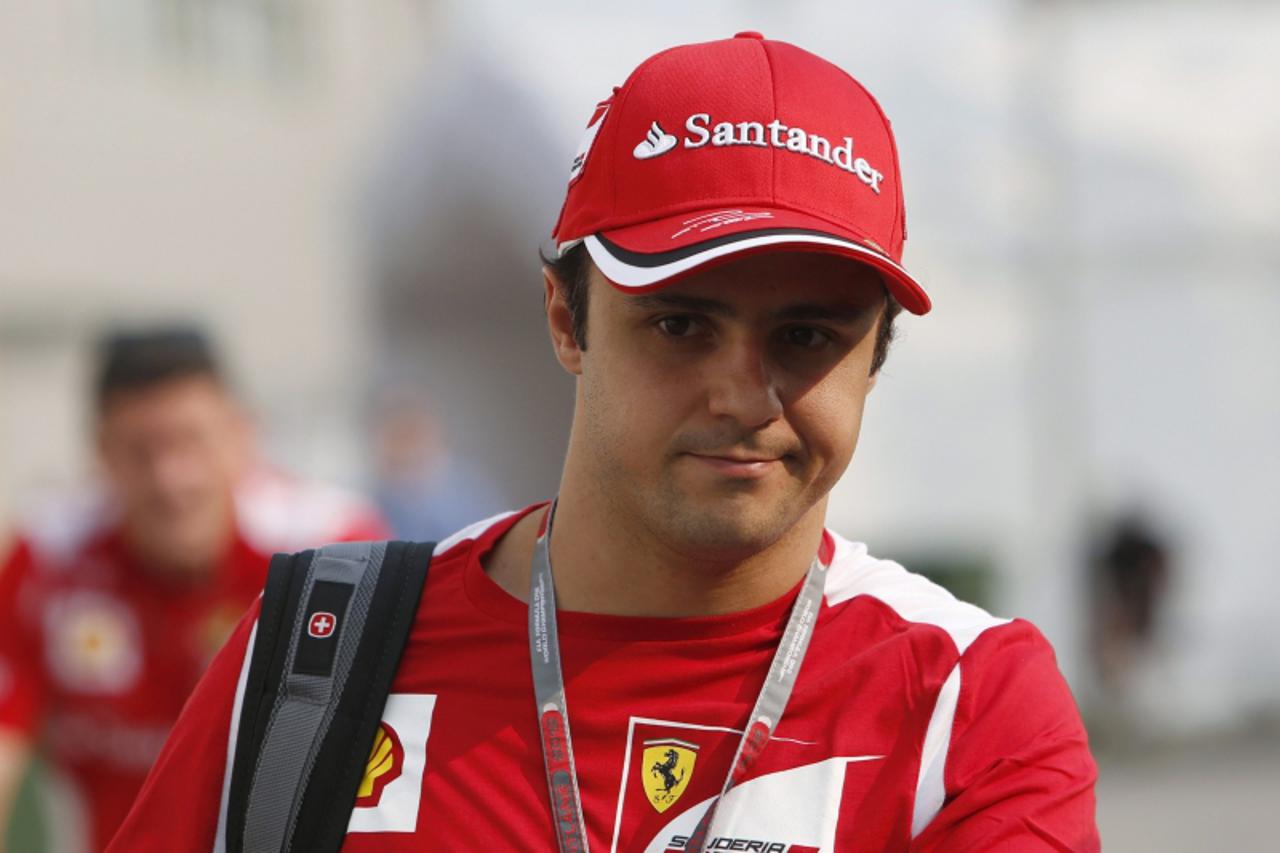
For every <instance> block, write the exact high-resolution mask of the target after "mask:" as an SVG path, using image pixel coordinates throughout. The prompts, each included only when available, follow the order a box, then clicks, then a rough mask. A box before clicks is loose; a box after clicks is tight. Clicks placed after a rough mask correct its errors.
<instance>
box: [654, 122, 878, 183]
mask: <svg viewBox="0 0 1280 853" xmlns="http://www.w3.org/2000/svg"><path fill="white" fill-rule="evenodd" d="M684 129H685V132H686V135H685V137H684V140H683V142H684V147H685V148H702V147H704V146H707V145H710V146H711V147H712V148H726V147H729V146H734V145H754V146H756V147H759V148H777V149H780V150H783V151H789V152H791V153H793V154H800V155H803V156H806V157H812V158H814V159H815V160H820V161H821V162H823V163H826V164H827V165H829V166H835V167H836V168H837V169H840V170H841V171H844V172H848V173H849V174H851V175H853V176H854V177H856V178H857V179H858V180H860V181H862V182H863V183H864V184H866V185H867V186H868V187H870V188H871V189H872V191H873V192H875V193H877V194H879V192H880V182H881V181H882V180H884V173H883V172H881V171H880V170H879V169H876V168H875V167H873V166H872V165H871V164H870V163H868V162H867V160H866V158H864V157H855V156H854V154H853V137H850V136H845V137H843V138H842V139H841V140H840V141H839V142H838V143H832V141H831V140H829V139H827V138H826V137H825V136H820V135H819V134H816V133H810V132H808V131H806V130H805V129H804V128H801V127H790V126H788V125H786V124H783V123H782V122H781V121H779V120H778V119H776V118H775V119H774V120H773V121H770V122H768V123H767V124H765V123H761V122H758V121H740V122H728V121H721V122H716V123H714V124H713V123H712V121H711V114H710V113H694V114H693V115H691V116H689V118H688V119H686V120H685V123H684ZM679 142H680V140H678V139H677V138H676V137H675V136H672V135H671V134H669V133H667V132H666V131H665V130H663V129H662V126H661V125H659V124H658V122H656V121H655V122H654V123H653V124H651V125H650V126H649V132H648V133H647V134H646V135H645V138H644V139H643V140H642V141H641V142H640V144H639V145H637V146H636V147H635V150H633V151H632V154H633V155H634V156H635V158H636V159H637V160H649V159H651V158H653V157H657V156H659V155H662V154H666V153H667V152H668V151H671V150H672V149H674V148H675V147H676V145H677V143H679Z"/></svg>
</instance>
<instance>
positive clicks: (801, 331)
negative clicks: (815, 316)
mask: <svg viewBox="0 0 1280 853" xmlns="http://www.w3.org/2000/svg"><path fill="white" fill-rule="evenodd" d="M782 338H783V340H784V341H786V342H787V343H788V344H790V345H792V346H795V347H801V348H803V349H817V348H818V347H821V346H822V345H823V344H825V343H827V342H828V341H829V340H831V336H830V335H828V334H827V333H826V332H824V331H822V330H821V329H815V328H814V327H813V326H792V327H790V328H788V329H786V330H785V331H783V333H782Z"/></svg>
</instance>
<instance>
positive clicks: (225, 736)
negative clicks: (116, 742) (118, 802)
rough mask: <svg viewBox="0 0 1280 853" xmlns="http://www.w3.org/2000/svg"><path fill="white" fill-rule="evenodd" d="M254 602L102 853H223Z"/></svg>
mask: <svg viewBox="0 0 1280 853" xmlns="http://www.w3.org/2000/svg"><path fill="white" fill-rule="evenodd" d="M260 603H261V599H259V601H258V602H255V603H254V605H253V606H252V607H251V608H250V610H249V612H248V613H247V614H245V616H244V617H243V618H242V619H241V620H240V623H239V624H238V625H237V626H236V629H235V631H234V632H233V633H232V635H231V638H230V639H229V640H227V643H226V645H224V646H223V647H222V650H221V651H220V652H218V654H217V656H216V657H214V659H213V662H212V663H211V664H210V665H209V669H208V670H207V671H206V672H205V674H204V677H203V678H202V679H201V680H200V683H199V684H197V685H196V689H195V691H194V692H193V693H192V694H191V696H190V698H188V699H187V703H186V705H185V706H184V707H183V709H182V714H181V715H180V716H179V717H178V722H177V723H176V724H174V727H173V730H172V731H171V732H170V733H169V738H168V740H167V741H165V745H164V749H163V750H161V752H160V757H159V758H158V759H157V760H156V763H155V765H154V766H153V767H152V768H151V772H150V773H149V774H148V775H147V781H146V782H145V783H144V784H143V786H142V790H141V791H140V792H139V793H138V798H137V800H135V801H134V804H133V808H132V809H131V810H130V811H129V816H128V817H127V818H125V821H124V823H123V824H122V825H121V827H120V829H119V831H118V832H117V833H116V836H115V838H114V839H112V841H111V844H110V845H108V847H107V851H108V853H124V851H129V853H149V852H150V851H155V853H168V851H173V850H215V849H217V850H221V849H224V848H222V847H217V848H215V846H214V844H215V839H216V838H217V837H218V835H219V824H220V821H221V819H222V815H221V814H220V813H221V807H222V796H223V790H224V780H225V779H226V777H227V775H228V774H229V773H230V767H228V763H227V756H228V754H229V751H230V742H229V738H230V734H231V718H232V711H233V707H234V705H235V697H236V691H237V687H238V685H239V682H240V679H241V673H242V670H244V668H245V666H246V664H247V661H246V656H247V655H248V653H249V642H250V637H251V635H252V633H253V629H254V627H255V626H256V624H257V619H258V607H259V605H260Z"/></svg>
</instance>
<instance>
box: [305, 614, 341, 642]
mask: <svg viewBox="0 0 1280 853" xmlns="http://www.w3.org/2000/svg"><path fill="white" fill-rule="evenodd" d="M337 627H338V617H336V616H334V615H333V614H332V613H327V612H325V611H324V610H318V611H316V612H315V613H312V614H311V621H310V622H308V623H307V633H308V634H310V635H311V636H313V637H315V638H316V639H320V640H322V639H324V638H325V637H328V636H330V635H331V634H332V633H333V631H334V629H335V628H337Z"/></svg>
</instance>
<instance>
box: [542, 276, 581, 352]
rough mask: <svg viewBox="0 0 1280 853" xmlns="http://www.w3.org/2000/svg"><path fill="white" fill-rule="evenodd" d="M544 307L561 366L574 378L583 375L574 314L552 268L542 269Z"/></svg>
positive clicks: (552, 342) (552, 344) (548, 327)
mask: <svg viewBox="0 0 1280 853" xmlns="http://www.w3.org/2000/svg"><path fill="white" fill-rule="evenodd" d="M542 286H543V293H542V307H543V308H544V309H545V310H546V312H547V330H548V331H549V332H550V333H551V348H552V349H553V350H555V353H556V360H557V361H559V362H560V366H561V367H563V368H564V369H565V370H567V371H569V372H570V373H572V374H573V375H574V376H579V375H581V374H582V350H581V349H580V348H579V347H578V342H577V340H576V339H575V338H574V336H573V313H572V312H571V311H570V310H569V305H568V303H566V302H565V301H564V287H563V286H562V285H561V284H560V281H559V280H558V279H557V278H556V275H555V273H554V272H552V271H551V268H550V267H543V268H542Z"/></svg>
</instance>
